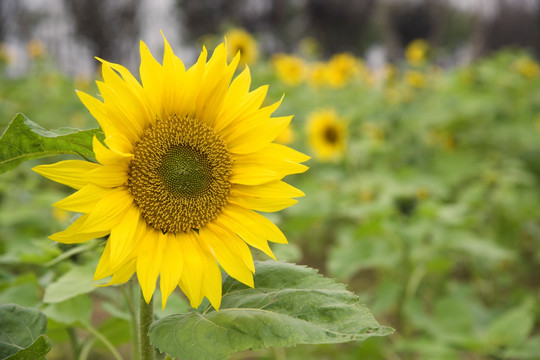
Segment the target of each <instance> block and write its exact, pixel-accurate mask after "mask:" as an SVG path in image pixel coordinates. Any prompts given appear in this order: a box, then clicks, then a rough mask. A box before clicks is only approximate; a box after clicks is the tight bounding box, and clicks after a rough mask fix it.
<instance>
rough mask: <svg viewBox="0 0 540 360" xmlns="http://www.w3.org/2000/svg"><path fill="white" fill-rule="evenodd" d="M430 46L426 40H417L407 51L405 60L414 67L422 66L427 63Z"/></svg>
mask: <svg viewBox="0 0 540 360" xmlns="http://www.w3.org/2000/svg"><path fill="white" fill-rule="evenodd" d="M428 51H429V44H428V42H427V41H426V40H423V39H416V40H413V41H411V42H410V43H409V45H408V46H407V48H406V49H405V59H407V62H408V63H409V64H411V65H413V66H421V65H423V64H424V63H425V62H426V58H427V53H428Z"/></svg>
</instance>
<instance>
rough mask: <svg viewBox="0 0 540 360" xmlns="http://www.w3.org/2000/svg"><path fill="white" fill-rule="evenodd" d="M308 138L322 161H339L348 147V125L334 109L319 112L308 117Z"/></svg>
mask: <svg viewBox="0 0 540 360" xmlns="http://www.w3.org/2000/svg"><path fill="white" fill-rule="evenodd" d="M307 126H308V136H309V142H310V145H311V147H312V148H313V150H314V152H315V156H316V157H317V158H318V159H320V160H321V161H336V160H339V159H340V158H341V157H342V156H343V154H344V153H345V148H346V145H347V135H348V134H347V125H346V123H345V121H344V120H343V119H341V118H340V117H338V115H337V114H336V112H335V111H334V110H333V109H325V110H319V111H315V112H313V113H311V114H310V115H309V117H308V123H307Z"/></svg>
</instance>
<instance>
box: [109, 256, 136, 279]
mask: <svg viewBox="0 0 540 360" xmlns="http://www.w3.org/2000/svg"><path fill="white" fill-rule="evenodd" d="M136 265H137V258H135V257H133V258H131V259H130V260H129V261H126V262H125V263H123V264H122V266H121V267H119V269H118V270H117V271H115V272H114V273H113V276H112V278H111V281H109V282H108V283H107V284H105V285H103V286H109V285H118V284H124V283H126V282H128V281H129V279H131V277H132V276H133V274H135V270H136V267H137V266H136Z"/></svg>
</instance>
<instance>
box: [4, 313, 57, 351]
mask: <svg viewBox="0 0 540 360" xmlns="http://www.w3.org/2000/svg"><path fill="white" fill-rule="evenodd" d="M46 330H47V318H46V317H45V315H43V314H42V313H41V312H39V311H38V310H36V309H32V308H24V307H21V306H18V305H15V304H7V305H2V306H0V359H23V358H24V359H43V358H44V357H45V354H46V353H47V352H49V350H50V345H49V343H48V341H47V338H46V337H44V336H42V335H44V334H45V331H46Z"/></svg>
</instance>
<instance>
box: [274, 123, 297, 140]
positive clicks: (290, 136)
mask: <svg viewBox="0 0 540 360" xmlns="http://www.w3.org/2000/svg"><path fill="white" fill-rule="evenodd" d="M294 138H295V134H294V131H293V129H292V127H291V125H289V126H287V127H286V128H285V130H283V131H282V132H281V133H280V134H279V135H278V136H277V138H276V142H277V143H279V144H283V145H289V144H292V142H293V141H294Z"/></svg>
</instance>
